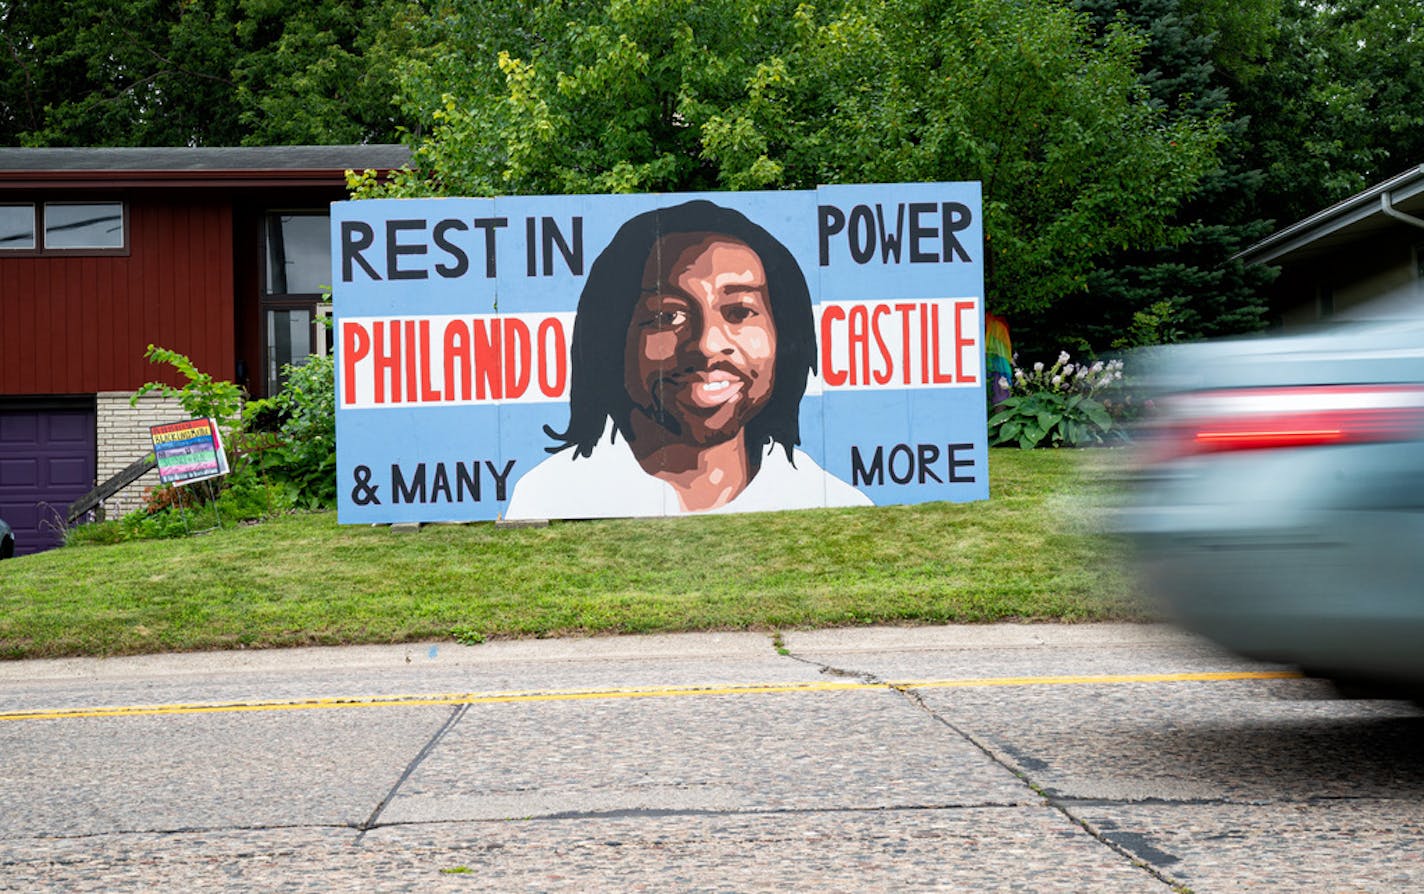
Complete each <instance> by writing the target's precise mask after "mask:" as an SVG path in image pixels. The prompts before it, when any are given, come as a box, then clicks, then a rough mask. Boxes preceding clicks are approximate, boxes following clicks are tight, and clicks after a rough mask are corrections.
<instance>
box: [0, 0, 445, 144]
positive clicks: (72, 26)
mask: <svg viewBox="0 0 1424 894" xmlns="http://www.w3.org/2000/svg"><path fill="white" fill-rule="evenodd" d="M418 9H419V7H418V5H416V4H414V2H413V0H366V2H361V0H182V2H174V0H0V145H9V146H15V145H27V146H188V145H200V146H201V145H213V146H218V145H243V144H248V145H268V144H290V143H315V144H321V143H355V142H362V141H368V140H376V141H391V140H394V139H396V138H397V134H398V129H399V127H400V125H401V124H402V122H401V120H400V119H399V117H398V110H397V108H396V106H395V104H394V102H393V97H394V92H395V74H394V70H395V67H396V66H397V64H398V62H397V60H398V58H400V57H401V56H403V55H404V54H405V50H406V48H405V47H403V46H402V45H401V44H400V40H401V39H402V38H403V37H404V35H405V34H406V33H407V32H406V30H405V29H404V28H400V27H397V26H398V25H399V24H400V22H401V21H403V18H404V17H406V16H409V15H411V14H413V13H414V12H416V11H418Z"/></svg>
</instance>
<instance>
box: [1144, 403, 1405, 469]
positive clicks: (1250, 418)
mask: <svg viewBox="0 0 1424 894" xmlns="http://www.w3.org/2000/svg"><path fill="white" fill-rule="evenodd" d="M1158 408H1159V410H1160V411H1161V416H1160V417H1159V421H1158V423H1157V424H1156V425H1154V426H1153V428H1152V430H1151V435H1150V438H1149V443H1150V446H1149V450H1148V456H1147V461H1148V462H1149V463H1155V462H1164V461H1166V460H1169V459H1180V458H1182V457H1186V456H1193V455H1196V454H1202V453H1217V452H1223V451H1235V450H1271V449H1279V448H1285V447H1316V446H1325V445H1333V444H1361V443H1368V442H1376V441H1406V440H1413V439H1416V438H1420V437H1424V387H1420V386H1416V385H1321V386H1310V387H1290V388H1241V389H1229V390H1221V391H1205V392H1198V393H1195V394H1185V395H1179V396H1177V397H1174V398H1169V399H1166V400H1163V401H1159V402H1158Z"/></svg>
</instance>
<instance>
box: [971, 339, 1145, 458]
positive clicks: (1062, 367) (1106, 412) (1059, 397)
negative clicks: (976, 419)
mask: <svg viewBox="0 0 1424 894" xmlns="http://www.w3.org/2000/svg"><path fill="white" fill-rule="evenodd" d="M1070 361H1071V358H1069V356H1068V352H1066V351H1064V352H1063V353H1061V354H1059V355H1058V361H1057V362H1056V363H1054V364H1053V365H1052V366H1050V367H1045V366H1044V365H1043V364H1042V363H1035V364H1034V365H1033V367H1032V369H1029V370H1023V369H1019V368H1017V367H1016V368H1015V369H1014V378H1013V381H1012V382H1008V381H1007V380H1001V382H1000V384H1001V385H1003V386H1005V387H1008V388H1009V389H1010V396H1009V398H1008V399H1006V400H1004V401H1002V402H1000V403H999V404H998V405H997V406H995V407H994V408H993V410H992V411H991V413H992V415H991V416H990V417H989V443H990V444H991V445H992V446H996V447H997V446H1001V445H1005V444H1017V445H1018V446H1019V447H1020V448H1022V449H1024V450H1031V449H1033V448H1034V447H1087V446H1092V445H1098V444H1105V443H1109V442H1110V441H1125V440H1127V434H1126V431H1125V430H1124V429H1123V427H1122V426H1121V425H1120V424H1119V420H1118V419H1115V418H1114V415H1115V414H1114V409H1115V408H1121V407H1125V406H1128V405H1129V404H1130V398H1120V399H1119V400H1118V401H1117V402H1113V401H1112V400H1111V399H1110V398H1109V397H1107V394H1108V393H1109V392H1110V390H1111V389H1113V388H1114V387H1116V386H1118V385H1119V384H1120V383H1121V382H1122V361H1121V360H1113V361H1109V362H1106V363H1104V362H1102V361H1097V362H1095V363H1093V364H1091V365H1089V364H1086V363H1083V364H1074V363H1072V362H1070Z"/></svg>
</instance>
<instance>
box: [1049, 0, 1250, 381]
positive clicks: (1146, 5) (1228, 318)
mask: <svg viewBox="0 0 1424 894" xmlns="http://www.w3.org/2000/svg"><path fill="white" fill-rule="evenodd" d="M1078 6H1079V7H1080V8H1081V9H1083V10H1084V11H1086V12H1088V13H1090V14H1091V15H1092V16H1093V18H1094V20H1095V21H1096V22H1097V23H1098V24H1099V26H1100V27H1103V28H1107V27H1108V26H1109V25H1110V24H1111V23H1115V22H1122V21H1126V22H1128V23H1129V24H1131V26H1132V27H1133V28H1134V29H1136V30H1138V31H1139V32H1141V33H1143V34H1145V35H1147V38H1148V42H1147V46H1146V47H1145V49H1144V51H1143V54H1142V56H1141V68H1142V71H1143V80H1144V82H1145V83H1146V85H1147V87H1148V90H1149V95H1150V97H1151V101H1152V102H1153V103H1154V104H1155V105H1157V106H1158V107H1160V108H1162V109H1164V110H1166V112H1167V114H1168V115H1170V116H1179V117H1187V118H1194V119H1199V120H1218V121H1221V122H1222V123H1223V127H1224V130H1225V133H1226V134H1227V136H1228V140H1227V141H1226V143H1225V144H1224V145H1223V147H1222V149H1221V151H1220V152H1219V153H1218V161H1217V164H1216V165H1215V166H1214V167H1213V168H1212V169H1211V170H1210V171H1209V172H1208V173H1207V174H1206V176H1204V177H1203V178H1202V179H1201V180H1200V181H1199V183H1198V184H1197V186H1196V188H1195V190H1194V191H1193V192H1192V194H1191V196H1190V197H1189V198H1188V199H1187V200H1186V201H1185V202H1183V203H1182V205H1181V207H1180V208H1179V209H1178V211H1177V213H1176V215H1175V216H1174V218H1173V220H1174V222H1175V223H1176V225H1177V227H1178V232H1179V233H1180V234H1181V238H1180V240H1179V241H1177V242H1176V243H1174V244H1169V245H1159V246H1150V247H1146V248H1134V249H1131V250H1127V251H1122V252H1120V253H1117V254H1115V255H1114V256H1113V257H1112V258H1110V259H1108V260H1107V261H1106V262H1105V263H1102V264H1100V265H1099V266H1098V267H1097V268H1096V269H1095V270H1094V271H1093V272H1092V273H1091V274H1090V277H1089V288H1088V294H1089V296H1090V301H1091V302H1092V305H1093V308H1094V312H1092V313H1085V312H1082V309H1081V308H1077V307H1073V308H1067V307H1060V308H1056V309H1055V312H1054V313H1053V314H1051V315H1050V317H1049V318H1048V319H1046V320H1044V321H1042V322H1041V323H1040V325H1039V326H1038V327H1037V328H1038V330H1039V331H1043V332H1048V333H1052V335H1053V337H1054V338H1055V339H1056V343H1055V344H1046V345H1034V344H1031V343H1024V345H1023V347H1024V349H1025V350H1026V351H1028V352H1032V353H1035V354H1050V353H1052V352H1056V351H1057V350H1058V349H1059V348H1060V347H1062V348H1067V349H1069V350H1071V351H1075V352H1084V351H1088V352H1094V351H1101V350H1104V349H1106V348H1110V347H1114V346H1119V347H1121V346H1135V344H1136V341H1135V339H1136V338H1137V337H1138V336H1137V335H1134V333H1137V334H1141V333H1144V332H1148V331H1149V329H1147V328H1144V327H1142V326H1141V325H1140V322H1141V320H1142V319H1143V317H1144V316H1146V317H1149V318H1151V319H1153V320H1157V321H1158V322H1159V325H1157V326H1155V327H1150V331H1151V332H1152V333H1153V334H1154V335H1155V337H1157V338H1164V337H1165V338H1171V339H1172V340H1180V341H1187V340H1195V339H1199V338H1205V337H1216V336H1222V335H1230V334H1236V333H1240V332H1249V331H1253V330H1257V329H1260V328H1262V327H1264V326H1265V323H1266V316H1265V315H1266V310H1267V308H1266V304H1265V301H1264V299H1263V297H1262V292H1263V286H1264V284H1265V283H1267V282H1269V281H1270V279H1271V278H1272V276H1273V274H1274V270H1273V269H1271V268H1266V267H1246V266H1245V265H1244V264H1242V263H1241V262H1240V261H1239V260H1233V256H1234V255H1235V254H1236V253H1237V252H1239V251H1240V250H1241V249H1243V248H1245V247H1246V246H1247V245H1249V244H1250V243H1251V242H1253V241H1255V240H1257V239H1259V238H1261V237H1262V236H1264V235H1266V234H1267V233H1268V232H1269V231H1270V223H1269V222H1268V221H1265V220H1261V219H1259V218H1257V217H1256V216H1255V214H1254V213H1253V202H1254V199H1255V196H1256V193H1257V191H1258V190H1259V188H1260V186H1261V182H1262V175H1261V173H1260V172H1259V171H1257V170H1253V169H1251V168H1250V167H1249V166H1248V165H1247V164H1246V162H1245V160H1244V158H1243V157H1242V151H1243V149H1244V148H1245V142H1244V141H1245V139H1246V137H1247V135H1248V129H1247V128H1248V123H1249V122H1248V121H1247V120H1246V119H1245V118H1242V117H1239V116H1234V115H1233V106H1232V104H1231V102H1230V98H1229V93H1228V84H1229V83H1230V82H1231V80H1232V79H1231V78H1230V77H1223V76H1222V74H1221V72H1220V70H1219V69H1218V68H1217V67H1216V66H1215V64H1214V63H1213V59H1214V57H1215V54H1214V51H1213V46H1214V39H1213V38H1214V36H1215V35H1216V34H1217V33H1219V32H1215V31H1207V30H1206V26H1205V24H1204V23H1203V22H1201V21H1199V20H1198V19H1197V18H1196V17H1195V16H1193V15H1192V14H1190V13H1189V12H1187V11H1186V9H1187V8H1188V6H1189V3H1188V0H1078Z"/></svg>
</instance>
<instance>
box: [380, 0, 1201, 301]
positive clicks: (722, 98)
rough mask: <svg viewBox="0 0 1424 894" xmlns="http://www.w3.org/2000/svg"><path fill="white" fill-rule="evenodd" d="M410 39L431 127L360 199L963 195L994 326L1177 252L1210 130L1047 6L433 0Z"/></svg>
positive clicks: (1128, 47)
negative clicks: (917, 190) (1129, 260)
mask: <svg viewBox="0 0 1424 894" xmlns="http://www.w3.org/2000/svg"><path fill="white" fill-rule="evenodd" d="M417 27H418V28H419V29H420V34H421V36H420V37H417V38H415V39H414V42H415V43H417V44H419V45H422V46H425V47H428V48H429V49H428V50H427V51H425V52H423V53H421V54H420V55H419V57H418V63H417V64H415V65H413V66H411V67H410V69H409V70H407V71H406V72H405V78H404V80H403V88H404V95H405V97H406V99H407V103H408V105H407V107H406V111H407V113H408V114H411V115H412V116H414V117H417V118H419V119H422V120H428V121H429V122H430V123H431V125H430V131H429V134H428V136H427V138H426V140H425V141H424V142H423V143H422V144H421V145H420V146H419V147H418V149H417V155H416V161H415V165H414V167H413V169H412V171H411V172H410V173H408V174H407V175H405V176H402V177H399V178H397V179H396V180H395V181H394V182H393V183H390V184H385V185H381V186H380V187H375V186H373V185H372V184H369V183H368V184H366V188H365V191H364V192H363V194H366V195H374V194H387V195H427V194H475V195H500V194H515V193H519V194H527V193H577V192H610V191H613V192H622V191H674V190H703V189H794V188H808V187H813V186H815V185H817V184H823V183H840V182H876V181H888V182H895V181H933V180H980V181H982V182H983V184H984V197H985V208H984V214H985V232H986V237H987V240H988V246H987V254H988V258H987V261H988V263H987V265H986V266H987V270H988V279H989V283H988V287H987V292H988V300H989V304H990V308H991V309H993V310H994V311H995V312H996V313H1001V314H1008V315H1010V316H1013V315H1017V314H1034V313H1039V312H1042V311H1043V310H1045V309H1047V308H1049V307H1052V306H1054V305H1056V304H1059V303H1061V302H1064V301H1067V300H1069V299H1071V298H1074V297H1076V296H1081V295H1082V293H1083V290H1084V288H1085V286H1086V284H1087V281H1088V277H1089V275H1090V273H1091V272H1092V270H1093V269H1094V265H1095V264H1096V263H1098V262H1099V261H1101V260H1102V259H1103V258H1105V257H1108V256H1109V254H1110V253H1111V252H1113V251H1115V250H1121V249H1122V248H1124V247H1128V246H1150V245H1160V244H1167V243H1171V242H1173V241H1175V240H1176V239H1177V238H1179V235H1180V234H1179V232H1178V231H1177V230H1176V229H1175V228H1174V227H1173V225H1172V224H1171V216H1172V214H1173V212H1174V211H1175V210H1176V209H1177V207H1178V206H1179V205H1180V203H1181V202H1182V201H1183V200H1184V199H1186V198H1187V197H1188V196H1190V195H1191V193H1192V191H1193V189H1194V188H1195V187H1196V185H1197V184H1198V182H1199V180H1200V179H1201V177H1202V176H1203V175H1204V174H1206V173H1207V172H1208V171H1209V170H1211V169H1212V167H1213V164H1214V158H1215V153H1216V150H1217V147H1218V144H1219V143H1220V141H1221V139H1222V134H1223V131H1222V127H1221V123H1220V121H1218V120H1217V119H1215V118H1212V117H1210V116H1194V117H1189V116H1183V115H1176V114H1173V113H1172V111H1171V110H1170V109H1166V108H1163V107H1160V106H1158V105H1154V104H1153V103H1152V102H1150V97H1149V95H1148V91H1147V89H1146V87H1145V86H1144V84H1143V83H1142V81H1141V79H1140V78H1139V75H1138V70H1137V64H1138V57H1139V55H1140V54H1141V52H1142V51H1143V48H1144V46H1145V40H1144V38H1143V36H1142V35H1141V34H1139V33H1137V32H1136V31H1134V30H1132V29H1130V28H1126V27H1118V26H1116V25H1113V26H1109V27H1108V28H1107V29H1106V30H1105V31H1104V32H1102V33H1098V32H1097V31H1095V30H1094V29H1093V27H1092V24H1091V22H1090V21H1089V19H1088V17H1087V16H1085V15H1083V14H1081V13H1078V12H1076V11H1074V10H1072V9H1070V8H1068V7H1067V6H1065V5H1063V4H1062V3H1059V2H1056V0H1014V2H1012V3H1008V2H1005V0H869V2H857V3H849V2H828V3H823V4H821V5H817V6H812V5H810V4H808V3H798V2H785V0H750V2H747V0H703V2H694V0H567V2H562V3H549V4H537V5H532V6H526V5H524V4H520V3H513V2H509V3H504V2H496V3H480V4H475V3H473V2H470V0H449V2H447V3H445V4H443V5H441V6H440V7H438V8H436V9H433V10H432V12H431V14H430V16H428V17H427V18H426V19H425V20H424V21H423V22H421V23H420V24H419V25H418V26H417Z"/></svg>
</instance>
